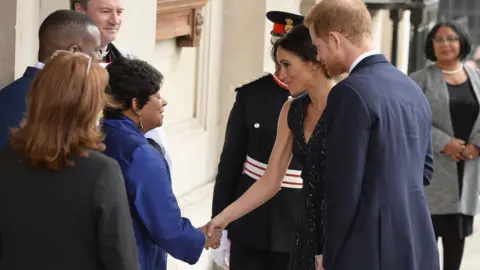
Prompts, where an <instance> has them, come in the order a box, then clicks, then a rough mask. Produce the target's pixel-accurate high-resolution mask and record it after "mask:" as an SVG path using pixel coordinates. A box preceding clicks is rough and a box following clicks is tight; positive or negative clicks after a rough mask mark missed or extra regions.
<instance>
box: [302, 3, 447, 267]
mask: <svg viewBox="0 0 480 270" xmlns="http://www.w3.org/2000/svg"><path fill="white" fill-rule="evenodd" d="M305 25H307V27H309V29H310V34H311V36H312V40H314V43H315V45H316V46H317V50H318V56H319V61H323V62H324V63H325V65H326V67H327V70H328V72H329V73H330V75H333V76H338V75H340V74H342V73H349V76H348V77H347V78H345V79H344V80H343V81H341V82H340V83H338V84H337V85H336V86H335V87H334V88H333V89H332V90H331V92H330V94H329V96H328V100H327V108H326V115H325V116H326V117H327V121H328V129H329V138H328V142H327V148H328V154H327V167H326V172H325V176H326V179H325V214H326V224H325V246H324V250H323V251H324V253H323V267H324V268H325V269H326V270H353V269H355V270H363V269H364V270H439V269H440V266H439V257H438V251H437V245H436V242H435V236H434V233H433V228H432V222H431V219H430V214H429V210H428V206H427V201H426V199H425V195H424V190H423V186H424V185H426V184H428V183H429V181H430V178H431V175H432V171H433V166H432V165H433V156H432V146H431V137H430V128H431V122H432V116H431V110H430V106H429V103H428V101H427V100H426V98H425V96H424V95H423V93H422V90H421V89H420V88H419V87H418V86H417V85H416V84H415V82H413V81H412V80H410V79H409V78H408V77H407V76H406V75H405V74H403V73H402V72H400V71H399V70H398V69H396V68H395V67H394V66H393V65H391V64H390V63H389V62H388V61H387V59H386V58H385V56H383V55H381V54H377V53H375V52H374V51H373V41H372V34H371V18H370V14H369V12H368V10H367V8H366V6H365V4H364V3H363V1H361V0H323V1H320V2H319V3H318V4H317V5H316V6H315V7H314V8H313V9H312V10H311V11H310V13H309V14H308V16H307V17H306V19H305ZM318 269H322V266H321V261H320V265H319V267H318Z"/></svg>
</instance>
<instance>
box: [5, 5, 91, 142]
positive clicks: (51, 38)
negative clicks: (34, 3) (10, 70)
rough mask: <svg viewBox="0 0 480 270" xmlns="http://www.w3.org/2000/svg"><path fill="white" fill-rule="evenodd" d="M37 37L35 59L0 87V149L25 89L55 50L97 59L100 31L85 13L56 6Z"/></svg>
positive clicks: (19, 115)
mask: <svg viewBox="0 0 480 270" xmlns="http://www.w3.org/2000/svg"><path fill="white" fill-rule="evenodd" d="M38 37H39V52H38V62H37V63H36V64H35V65H34V66H30V67H27V69H26V71H25V73H24V74H23V76H22V77H20V78H19V79H17V80H16V81H14V82H12V83H11V84H9V85H7V86H6V87H5V88H3V89H2V90H0V150H2V149H3V148H5V146H7V145H8V137H9V132H10V129H11V128H15V127H18V126H19V124H20V122H21V120H22V119H23V116H24V114H25V111H26V105H27V104H26V99H27V92H28V90H29V89H30V85H31V84H32V82H33V79H34V78H35V75H36V74H37V72H38V71H40V70H41V69H42V68H43V66H44V63H45V61H47V60H48V59H49V58H50V57H51V56H52V54H53V53H54V52H55V51H57V50H69V51H72V52H83V53H85V54H88V55H90V56H91V57H94V58H95V60H99V50H100V32H99V30H98V28H97V26H96V25H95V23H94V22H93V21H92V20H91V19H90V18H88V17H87V16H86V15H83V14H80V13H78V12H75V11H70V10H57V11H55V12H53V13H52V14H50V15H49V16H48V17H47V18H46V19H45V20H44V21H43V23H42V25H41V26H40V29H39V33H38ZM58 76H62V74H58Z"/></svg>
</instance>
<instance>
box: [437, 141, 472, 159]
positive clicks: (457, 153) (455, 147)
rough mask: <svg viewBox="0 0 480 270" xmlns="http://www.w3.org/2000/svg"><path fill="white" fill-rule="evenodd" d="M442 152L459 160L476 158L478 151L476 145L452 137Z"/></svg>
mask: <svg viewBox="0 0 480 270" xmlns="http://www.w3.org/2000/svg"><path fill="white" fill-rule="evenodd" d="M443 153H444V154H445V155H447V156H449V157H450V158H451V159H453V160H454V161H460V160H472V159H476V158H478V156H479V154H480V151H479V148H478V147H477V146H475V145H473V144H467V143H465V141H463V140H460V139H456V138H454V139H452V140H451V141H450V142H448V144H447V145H445V148H444V149H443Z"/></svg>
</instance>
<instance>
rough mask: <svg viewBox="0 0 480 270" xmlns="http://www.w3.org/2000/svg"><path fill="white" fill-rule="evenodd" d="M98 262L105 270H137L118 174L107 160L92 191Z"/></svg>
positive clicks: (112, 162) (125, 195) (118, 171)
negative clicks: (98, 253) (99, 261)
mask: <svg viewBox="0 0 480 270" xmlns="http://www.w3.org/2000/svg"><path fill="white" fill-rule="evenodd" d="M93 194H94V195H93V200H94V201H93V205H94V213H95V216H96V220H97V239H98V250H99V252H100V258H101V260H102V262H103V265H104V266H105V269H108V270H130V269H140V265H139V260H138V249H137V244H136V242H135V235H134V232H133V226H132V219H131V215H130V209H129V206H128V199H127V194H126V192H125V184H124V181H123V176H122V172H121V170H120V167H119V166H118V164H117V163H116V162H115V161H113V160H111V162H110V163H109V164H108V166H107V167H106V168H104V169H103V171H102V172H101V173H100V176H99V179H98V180H97V181H96V183H95V185H94V190H93Z"/></svg>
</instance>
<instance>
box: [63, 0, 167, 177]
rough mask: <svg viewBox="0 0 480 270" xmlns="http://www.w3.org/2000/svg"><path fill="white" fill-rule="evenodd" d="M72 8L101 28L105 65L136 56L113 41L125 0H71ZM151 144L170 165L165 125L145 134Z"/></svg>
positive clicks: (121, 19) (102, 52)
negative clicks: (124, 50) (122, 49)
mask: <svg viewBox="0 0 480 270" xmlns="http://www.w3.org/2000/svg"><path fill="white" fill-rule="evenodd" d="M70 9H71V10H74V11H77V12H80V13H83V14H86V15H87V16H88V17H90V18H91V19H92V20H93V21H94V22H95V23H96V24H97V26H98V28H99V29H100V36H101V40H102V42H101V43H102V50H101V54H102V55H101V57H102V59H103V62H104V63H105V64H104V66H105V65H107V64H108V63H111V62H112V61H114V60H115V59H117V58H120V57H127V58H134V57H133V55H131V54H128V53H125V52H123V51H121V50H120V49H118V48H117V47H116V46H115V45H114V44H113V43H112V42H114V41H115V39H116V38H117V35H118V32H119V31H120V26H121V25H122V21H123V10H124V6H123V0H70ZM145 136H146V137H147V139H148V141H149V142H150V144H152V145H153V146H154V147H155V148H157V149H159V151H160V152H161V153H162V154H163V155H164V156H165V159H166V160H167V162H168V165H169V166H170V168H171V166H172V161H171V158H170V154H169V152H168V147H167V138H166V134H165V130H164V128H163V127H158V128H155V129H153V130H151V131H149V132H147V134H145Z"/></svg>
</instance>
